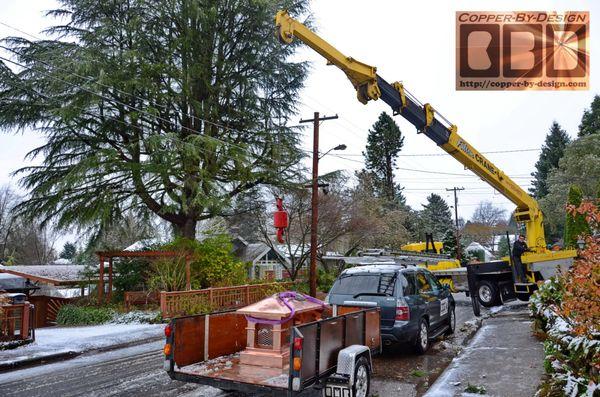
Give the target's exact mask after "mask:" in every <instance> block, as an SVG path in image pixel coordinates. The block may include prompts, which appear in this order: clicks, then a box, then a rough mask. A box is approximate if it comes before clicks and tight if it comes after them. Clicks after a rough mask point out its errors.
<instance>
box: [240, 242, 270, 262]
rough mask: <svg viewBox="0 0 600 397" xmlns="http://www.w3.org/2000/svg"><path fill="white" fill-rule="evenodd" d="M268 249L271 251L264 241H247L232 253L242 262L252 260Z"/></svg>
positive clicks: (262, 254) (261, 255)
mask: <svg viewBox="0 0 600 397" xmlns="http://www.w3.org/2000/svg"><path fill="white" fill-rule="evenodd" d="M269 251H271V247H269V246H268V245H267V244H265V243H260V242H259V243H247V245H242V246H241V247H239V248H238V249H237V250H236V251H235V252H234V254H235V256H237V257H238V258H239V260H241V261H242V262H254V261H255V260H257V259H259V258H261V257H263V256H264V255H265V254H266V253H267V252H269Z"/></svg>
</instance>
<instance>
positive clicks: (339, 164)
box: [0, 0, 600, 219]
mask: <svg viewBox="0 0 600 397" xmlns="http://www.w3.org/2000/svg"><path fill="white" fill-rule="evenodd" d="M524 4H525V3H524V2H523V1H508V0H494V1H493V0H488V1H481V0H479V1H441V0H440V1H428V0H421V1H411V2H408V1H392V0H387V1H384V0H370V1H369V2H365V1H358V0H320V1H313V2H312V12H313V14H314V18H315V22H316V26H317V29H318V33H319V34H320V35H321V36H322V37H323V38H325V39H326V40H328V41H329V42H330V43H331V44H333V45H334V46H335V47H337V48H338V49H339V50H341V51H342V52H343V53H345V54H346V55H349V56H352V57H354V58H356V59H358V60H360V61H363V62H365V63H368V64H370V65H373V66H376V67H377V68H378V74H380V75H381V76H382V77H384V78H385V79H386V80H387V81H388V82H393V81H397V80H400V81H403V82H404V84H405V86H406V87H407V88H408V89H409V90H410V91H411V92H412V93H413V94H414V95H415V96H416V97H417V98H418V99H419V100H420V101H421V102H423V103H425V102H429V103H431V104H432V105H433V106H434V107H435V109H436V110H438V111H439V112H440V113H442V114H443V115H444V116H445V117H446V118H447V119H449V120H450V121H451V122H452V123H454V124H456V125H457V126H458V131H459V133H460V134H461V135H462V136H463V137H464V138H465V139H466V140H467V141H469V142H470V143H471V144H472V145H473V146H474V147H475V148H477V149H478V150H480V151H483V152H485V151H498V150H522V149H539V147H540V146H541V145H542V143H543V141H544V138H545V135H546V133H547V131H548V128H549V126H550V124H551V123H552V121H553V120H556V121H558V122H559V123H560V124H561V125H562V126H563V128H565V129H566V130H567V132H568V133H569V134H570V135H571V136H576V134H577V126H578V125H579V122H580V120H581V115H582V112H583V110H584V109H585V108H586V107H588V106H589V104H590V102H591V100H592V98H593V96H594V94H596V93H597V91H598V86H597V79H596V72H597V71H598V66H597V62H595V58H594V55H595V54H596V50H597V49H598V45H597V44H596V43H597V42H600V39H598V37H600V34H599V32H598V28H597V26H600V24H599V23H596V21H595V19H594V18H595V11H596V9H598V8H599V6H598V2H597V1H596V2H594V1H574V0H570V1H535V0H530V1H527V2H526V5H527V6H526V7H525V8H523V5H524ZM55 5H56V2H55V1H53V0H27V1H14V0H0V11H1V12H0V22H4V23H7V24H10V25H12V26H14V27H16V28H19V29H21V30H23V31H25V32H28V33H32V34H35V35H40V32H41V31H42V30H43V29H44V28H45V27H47V26H48V25H49V24H51V23H52V22H51V21H50V20H48V19H45V18H44V17H43V11H44V10H47V9H51V8H53V7H54V6H55ZM366 5H367V7H365V6H366ZM463 10H464V11H476V10H483V11H488V10H503V11H513V10H535V11H590V14H591V15H590V19H591V23H590V28H591V32H590V37H591V39H590V43H591V44H590V54H591V58H592V60H591V77H590V87H591V88H590V90H589V91H563V92H554V91H512V92H509V91H507V92H497V91H489V92H481V93H478V92H468V91H463V92H457V91H456V90H455V81H454V80H455V11H463ZM9 35H22V34H21V33H18V32H15V31H14V30H11V29H9V28H7V27H5V26H1V25H0V37H4V36H9ZM298 57H300V58H301V59H307V60H310V61H311V62H312V69H311V73H310V76H309V78H308V80H307V82H306V88H305V89H304V91H303V92H302V94H301V95H300V96H299V97H298V98H297V100H298V102H299V106H300V109H301V111H300V114H299V115H298V119H300V118H309V117H312V114H313V112H314V111H319V112H321V113H322V114H327V115H331V114H335V113H337V114H338V115H339V116H340V119H339V120H333V121H327V122H324V123H323V124H322V126H321V148H322V149H323V150H327V149H328V148H330V147H333V146H336V145H338V144H340V143H344V144H346V145H347V146H348V149H347V150H346V151H345V152H340V154H341V153H343V156H344V157H346V159H343V158H340V157H333V156H326V157H325V158H323V159H322V160H321V163H320V167H321V171H322V172H321V173H325V172H329V171H333V170H338V169H343V170H347V171H348V172H349V174H352V173H353V172H354V170H358V169H361V168H362V167H363V164H362V156H360V154H361V152H362V151H363V150H364V147H365V143H366V137H367V131H368V129H369V128H370V126H371V125H372V124H373V123H374V122H375V121H376V119H377V117H378V115H379V113H380V112H381V111H383V110H385V111H389V109H388V107H387V105H386V104H385V103H383V102H382V101H377V102H370V103H369V104H368V105H367V106H365V105H362V104H360V103H359V102H358V101H357V100H356V94H355V92H354V89H353V88H352V86H351V85H350V83H349V82H348V80H347V79H346V77H345V76H344V74H343V73H342V72H341V71H339V70H338V69H336V68H335V67H332V66H326V65H325V62H324V60H323V59H322V58H320V56H318V55H317V54H316V53H314V52H312V51H311V50H309V49H306V48H305V49H304V50H302V51H301V52H300V53H299V54H298ZM390 113H391V112H390ZM396 121H397V122H398V124H399V125H400V128H401V129H402V131H403V133H404V134H405V136H406V138H405V140H404V148H403V150H402V152H401V156H402V157H400V158H399V160H398V167H400V168H408V169H418V170H423V171H428V172H415V171H408V170H398V172H397V181H398V182H399V183H401V184H402V186H404V187H405V195H406V197H407V200H408V204H409V205H411V206H412V207H414V208H416V209H421V204H422V203H425V198H426V196H427V195H429V194H430V193H431V192H435V193H438V194H440V195H442V197H444V198H445V199H446V201H447V202H448V203H449V204H453V202H452V201H453V199H452V197H451V195H450V194H449V193H447V192H446V191H445V189H446V188H450V187H453V186H458V187H464V188H465V189H466V190H464V191H463V192H460V195H459V215H460V216H462V217H464V218H466V219H468V218H469V217H470V216H471V214H472V212H473V210H474V208H475V207H476V205H477V203H479V202H480V201H482V200H490V201H492V202H493V203H494V204H497V205H499V206H502V207H503V208H505V209H506V210H507V213H508V212H510V211H512V210H513V209H514V205H513V204H511V203H510V202H509V201H508V200H506V199H505V198H504V197H502V196H501V195H499V194H498V193H495V192H494V191H493V189H491V188H490V187H488V185H487V184H486V183H485V182H483V181H481V180H479V179H478V178H477V177H474V176H472V175H471V174H470V173H469V172H468V171H465V170H464V168H463V166H462V165H461V164H459V163H458V162H456V160H454V159H452V158H451V157H449V156H446V155H443V154H444V152H443V151H442V150H441V149H440V148H438V147H437V146H436V145H435V144H434V143H433V142H432V141H430V140H429V139H428V138H427V137H425V136H422V135H417V134H416V131H415V129H414V127H413V126H412V125H411V124H409V123H408V122H406V121H404V119H403V118H402V117H396ZM0 140H1V142H2V144H1V145H0V184H5V183H11V184H15V185H16V183H17V180H16V179H15V178H13V177H11V176H10V174H11V172H12V171H14V170H15V169H18V168H19V167H21V166H23V165H25V164H26V162H25V160H24V156H25V154H26V153H27V152H28V151H29V150H31V149H33V148H34V147H36V146H37V145H39V144H41V143H42V142H43V140H42V139H41V137H39V136H36V135H35V134H33V133H32V132H30V131H25V132H23V133H22V134H17V135H7V134H3V135H0ZM304 146H305V148H306V149H310V148H311V147H312V132H311V131H310V130H308V129H307V130H306V134H305V139H304ZM431 154H433V155H434V156H431ZM538 155H539V151H537V150H534V151H526V152H518V153H502V154H489V155H487V157H488V158H489V159H490V160H492V161H493V162H494V163H495V164H496V165H497V166H498V167H499V168H500V169H501V170H503V171H504V172H505V173H506V174H508V175H509V176H511V177H514V180H515V181H516V182H517V183H518V184H520V185H521V186H523V187H525V188H527V187H528V186H529V182H530V179H531V178H530V177H529V176H528V175H529V174H530V173H531V172H532V171H533V169H534V164H535V162H536V160H537V158H538ZM436 173H439V174H436ZM443 173H451V174H452V173H455V174H461V176H457V175H446V174H443Z"/></svg>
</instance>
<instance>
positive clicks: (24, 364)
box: [0, 335, 164, 373]
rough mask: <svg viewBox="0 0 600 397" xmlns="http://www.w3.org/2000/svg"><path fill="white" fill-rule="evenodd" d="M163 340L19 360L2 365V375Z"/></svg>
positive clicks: (158, 338)
mask: <svg viewBox="0 0 600 397" xmlns="http://www.w3.org/2000/svg"><path fill="white" fill-rule="evenodd" d="M162 339H164V336H162V335H161V336H157V337H151V338H146V339H141V340H136V341H132V342H125V343H120V344H116V345H110V346H104V347H99V348H95V349H89V350H83V351H66V352H60V353H54V354H48V355H46V356H41V357H31V358H26V359H23V360H17V361H13V362H10V363H6V364H0V373H5V372H10V371H13V370H16V369H23V368H31V367H36V366H38V365H44V364H49V363H54V362H57V361H65V360H69V359H72V358H75V357H78V356H81V355H83V354H98V353H104V352H108V351H112V350H119V349H124V348H127V347H133V346H138V345H143V344H146V343H152V342H158V341H160V340H162Z"/></svg>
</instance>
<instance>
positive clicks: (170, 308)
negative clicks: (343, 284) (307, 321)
mask: <svg viewBox="0 0 600 397" xmlns="http://www.w3.org/2000/svg"><path fill="white" fill-rule="evenodd" d="M293 285H294V283H293V282H285V283H269V284H255V285H237V286H234V287H222V288H206V289H200V290H192V291H174V292H164V291H163V292H161V293H160V310H161V312H162V316H163V318H171V317H174V316H177V315H182V314H186V313H202V312H211V311H222V310H227V309H236V308H239V307H244V306H247V305H250V304H252V303H255V302H258V301H259V300H261V299H263V298H265V297H267V296H269V295H271V294H274V293H275V292H277V291H284V290H286V289H288V288H290V287H292V286H293Z"/></svg>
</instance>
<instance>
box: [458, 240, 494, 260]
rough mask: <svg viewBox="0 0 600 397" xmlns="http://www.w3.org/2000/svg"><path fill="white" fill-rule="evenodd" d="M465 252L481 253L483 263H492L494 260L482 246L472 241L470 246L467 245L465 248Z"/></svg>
mask: <svg viewBox="0 0 600 397" xmlns="http://www.w3.org/2000/svg"><path fill="white" fill-rule="evenodd" d="M465 251H466V252H471V253H475V252H483V261H484V262H489V261H493V260H494V259H496V258H495V257H494V255H493V254H492V253H491V251H490V250H489V249H487V248H485V247H484V246H483V245H481V244H479V243H478V242H476V241H473V242H472V243H471V244H469V245H468V246H467V247H466V248H465Z"/></svg>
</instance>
